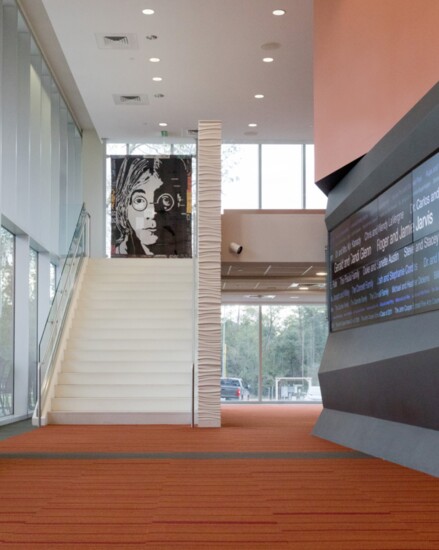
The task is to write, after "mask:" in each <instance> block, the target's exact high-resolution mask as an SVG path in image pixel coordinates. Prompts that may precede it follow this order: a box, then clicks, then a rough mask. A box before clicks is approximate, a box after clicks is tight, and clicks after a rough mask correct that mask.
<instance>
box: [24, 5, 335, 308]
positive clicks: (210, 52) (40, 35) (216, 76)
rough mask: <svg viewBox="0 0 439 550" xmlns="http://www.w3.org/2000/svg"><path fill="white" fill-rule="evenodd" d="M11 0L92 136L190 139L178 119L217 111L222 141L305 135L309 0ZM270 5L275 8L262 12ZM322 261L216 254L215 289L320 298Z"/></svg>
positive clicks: (292, 299)
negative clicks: (109, 44) (233, 258)
mask: <svg viewBox="0 0 439 550" xmlns="http://www.w3.org/2000/svg"><path fill="white" fill-rule="evenodd" d="M17 1H18V3H19V5H20V7H21V9H22V12H23V14H24V16H25V18H26V19H27V21H28V24H29V25H30V26H31V28H32V30H33V32H34V34H35V36H36V40H37V42H38V43H39V45H40V47H41V49H42V50H43V52H44V54H45V57H46V60H47V62H48V65H49V66H50V67H51V68H52V69H53V72H54V73H55V74H56V75H57V81H58V85H59V87H60V88H61V90H62V91H63V95H64V97H65V99H66V101H67V103H68V104H69V107H70V109H71V110H72V112H73V115H74V117H75V119H76V121H77V123H78V124H79V126H80V127H81V128H83V129H90V128H95V129H96V131H97V133H98V136H99V137H100V138H101V139H103V138H106V139H108V140H109V141H113V142H131V143H139V142H143V143H145V142H159V143H160V142H193V141H194V137H193V136H189V135H188V131H189V130H194V129H196V128H197V126H198V121H199V120H220V121H221V122H222V132H223V141H225V142H232V143H245V142H250V143H257V142H259V143H313V82H312V75H313V68H312V59H313V52H312V38H313V37H312V32H313V31H312V18H313V13H312V5H313V2H312V0H17ZM144 8H152V9H154V10H155V13H154V15H149V16H146V15H143V14H142V9H144ZM280 8H281V9H284V10H286V14H285V15H283V16H281V17H276V16H274V15H273V14H272V11H273V10H275V9H280ZM117 35H122V36H127V37H128V39H129V40H128V43H129V45H130V44H132V47H129V48H127V49H115V48H109V49H104V48H102V47H100V42H99V40H100V38H102V36H117ZM151 35H154V36H156V37H157V38H156V39H147V38H146V37H147V36H151ZM266 56H270V57H273V58H274V61H273V63H264V62H263V61H262V58H263V57H266ZM150 57H158V58H160V62H159V63H151V62H150V61H149V58H150ZM153 76H161V77H162V78H163V81H162V82H153V80H152V77H153ZM156 94H163V96H164V97H162V98H157V97H155V95H156ZM255 94H264V96H265V97H264V98H263V99H255V97H254V95H255ZM114 95H126V96H137V95H138V96H140V97H141V98H146V104H145V105H137V104H136V105H126V104H125V105H116V104H115V101H114ZM160 122H166V123H167V124H168V126H167V127H166V128H161V127H160V126H159V123H160ZM249 123H257V124H258V126H257V128H249V126H248V124H249ZM164 129H165V130H166V131H167V132H168V137H167V138H166V137H163V136H162V135H161V131H162V130H164ZM298 260H300V258H299V259H298ZM324 269H325V266H324V265H318V266H317V265H316V266H308V265H305V264H302V263H300V261H299V262H298V263H296V264H279V265H276V266H273V265H271V264H260V265H259V264H258V265H250V264H248V265H246V264H244V263H242V262H241V263H240V265H239V266H234V265H233V264H225V263H223V265H222V299H223V301H224V302H225V303H233V302H237V301H239V302H241V303H242V302H247V303H322V302H324V301H325V289H324V286H322V284H321V283H322V278H321V277H316V276H315V275H314V272H316V271H322V270H323V271H324ZM293 282H297V283H300V284H301V285H306V286H307V287H308V290H303V291H299V290H298V289H297V288H292V287H291V284H292V283H293ZM273 295H275V298H272V297H271V296H273ZM268 296H269V297H268Z"/></svg>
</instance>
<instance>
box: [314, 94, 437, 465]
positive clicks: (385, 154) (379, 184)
mask: <svg viewBox="0 0 439 550" xmlns="http://www.w3.org/2000/svg"><path fill="white" fill-rule="evenodd" d="M438 148H439V83H438V84H437V85H436V86H434V88H432V90H431V91H430V92H429V93H428V94H427V95H426V96H425V97H424V98H423V99H422V100H421V101H420V102H419V103H418V104H417V105H416V106H415V107H414V108H413V109H412V110H411V111H410V112H409V113H408V114H407V115H406V116H405V117H404V118H403V119H402V120H401V121H400V122H399V123H398V124H397V125H396V126H395V127H394V128H393V129H392V130H391V131H390V132H389V133H388V134H387V135H386V136H385V137H384V138H383V139H382V140H381V141H380V142H379V143H378V144H377V145H376V146H375V147H374V148H373V149H372V150H371V151H370V152H369V153H368V154H367V155H366V156H364V157H363V158H362V159H361V160H360V161H359V162H358V163H357V164H356V165H355V166H354V167H353V169H352V170H351V171H350V172H349V174H347V175H346V176H345V177H344V178H343V179H342V180H341V181H340V183H339V184H338V185H337V186H336V187H335V188H334V189H333V190H332V191H331V192H330V193H329V197H328V208H327V214H326V224H327V228H328V230H331V229H333V228H334V227H336V226H337V225H338V224H339V223H341V222H342V221H343V220H344V219H346V218H347V217H349V216H350V215H351V214H352V213H354V212H355V211H356V210H358V209H359V208H361V207H362V206H363V205H364V204H366V203H368V202H369V201H371V200H372V199H373V198H375V197H376V196H378V195H379V194H380V193H381V192H382V191H384V190H385V189H387V188H388V187H389V186H390V185H392V184H393V183H394V182H395V181H397V180H398V179H400V178H401V177H402V176H404V175H405V174H406V173H408V172H410V171H411V170H412V169H413V168H414V167H415V166H417V165H418V164H420V163H421V162H422V161H423V160H424V159H425V158H427V157H429V156H430V155H432V154H433V153H434V152H435V151H437V150H438ZM319 378H320V384H321V388H322V396H323V405H324V408H325V410H324V412H323V414H322V417H321V419H320V420H319V422H318V424H317V428H316V434H317V435H320V436H321V437H324V438H326V439H329V440H331V441H335V442H338V443H341V444H343V445H348V446H350V447H352V448H355V449H358V450H361V451H363V452H367V453H370V454H376V455H377V456H381V457H383V458H388V459H389V460H393V461H395V462H399V463H401V464H405V465H409V466H410V467H414V468H418V469H423V471H429V472H430V473H431V472H435V474H434V475H437V474H438V473H439V459H438V458H437V457H438V456H439V397H438V396H439V311H431V312H428V313H421V314H417V315H413V316H410V317H405V318H401V319H397V320H389V321H385V322H381V323H377V324H372V325H367V326H361V327H357V328H352V329H348V330H344V331H340V332H334V333H330V335H329V337H328V341H327V345H326V349H325V352H324V355H323V359H322V364H321V368H320V372H319ZM359 430H360V431H359ZM426 434H427V435H426ZM431 434H435V437H433V436H431ZM402 435H404V437H405V436H407V439H406V440H404V439H401V437H402ZM425 437H427V439H428V444H426V443H425V444H424V443H423V442H424V438H425ZM433 441H434V442H435V443H434V444H435V445H436V447H435V446H434V444H433V443H432V442H433ZM414 445H415V446H418V448H423V449H424V451H425V452H426V453H432V452H433V449H434V451H435V456H431V455H428V454H427V456H424V457H423V458H422V459H420V458H419V457H417V458H416V459H414V458H413V455H414V454H416V453H418V448H414V447H413V446H414ZM408 457H409V458H408ZM433 462H435V463H438V464H437V465H436V467H435V468H436V469H435V468H433V469H432V467H431V463H433ZM421 463H422V464H424V465H425V464H430V465H429V466H428V468H427V470H426V469H425V467H424V466H422V467H419V464H421Z"/></svg>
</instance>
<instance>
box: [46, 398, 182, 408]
mask: <svg viewBox="0 0 439 550" xmlns="http://www.w3.org/2000/svg"><path fill="white" fill-rule="evenodd" d="M191 407H192V401H191V398H190V397H175V398H173V399H172V400H168V399H163V398H161V397H159V398H150V399H144V398H140V397H136V398H131V397H127V398H121V397H119V398H117V399H116V398H105V397H100V398H88V397H54V398H53V399H52V410H53V411H55V412H56V411H65V412H67V411H72V412H75V411H77V412H187V411H190V410H191Z"/></svg>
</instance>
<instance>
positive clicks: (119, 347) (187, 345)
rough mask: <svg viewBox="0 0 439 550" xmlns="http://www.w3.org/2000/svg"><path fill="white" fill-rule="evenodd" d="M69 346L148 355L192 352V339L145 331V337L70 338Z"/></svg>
mask: <svg viewBox="0 0 439 550" xmlns="http://www.w3.org/2000/svg"><path fill="white" fill-rule="evenodd" d="M68 347H69V351H68V353H70V350H71V351H72V352H74V351H78V352H82V351H84V352H85V351H92V352H100V351H103V352H107V351H108V352H110V351H111V352H113V351H117V352H118V351H127V352H136V351H137V352H142V353H143V354H144V357H148V355H149V354H150V353H151V352H160V353H165V354H166V353H169V352H170V351H172V352H180V351H181V352H189V353H191V352H192V341H191V340H188V339H176V338H174V337H173V335H171V338H169V333H165V334H162V336H161V337H160V340H159V339H158V338H157V339H152V338H149V335H148V333H147V332H146V333H145V337H144V338H141V339H140V338H137V339H133V338H129V339H126V338H117V339H111V340H108V339H102V338H101V339H97V338H91V337H90V338H87V339H85V338H69V341H68Z"/></svg>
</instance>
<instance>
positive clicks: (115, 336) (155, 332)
mask: <svg viewBox="0 0 439 550" xmlns="http://www.w3.org/2000/svg"><path fill="white" fill-rule="evenodd" d="M165 328H167V326H166V324H164V325H163V327H162V328H161V329H160V328H153V326H151V327H149V328H148V330H145V328H139V327H132V328H125V327H123V326H121V325H120V324H119V326H118V327H117V328H100V327H98V326H96V325H95V326H88V327H84V326H83V325H81V326H76V327H75V328H73V329H72V330H71V331H70V336H69V340H70V341H71V343H72V344H74V343H75V342H76V341H77V340H78V339H79V340H85V341H87V340H104V341H106V342H107V343H109V342H108V340H113V341H116V340H123V341H127V342H128V341H132V340H156V341H159V340H162V339H163V337H164V335H165V336H166V334H167V333H168V334H169V332H171V329H168V330H167V331H165V330H164V329H165ZM167 338H168V337H167V336H166V339H167ZM191 338H192V331H191V330H190V329H188V328H173V329H172V339H173V340H175V341H180V340H183V341H191Z"/></svg>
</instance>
